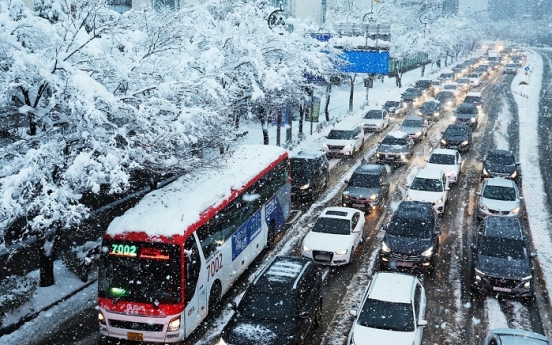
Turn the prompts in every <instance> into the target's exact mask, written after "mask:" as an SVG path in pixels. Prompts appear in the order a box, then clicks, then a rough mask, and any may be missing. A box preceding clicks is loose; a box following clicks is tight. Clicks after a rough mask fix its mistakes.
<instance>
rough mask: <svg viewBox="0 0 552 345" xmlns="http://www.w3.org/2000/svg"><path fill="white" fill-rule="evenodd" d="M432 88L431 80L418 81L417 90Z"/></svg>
mask: <svg viewBox="0 0 552 345" xmlns="http://www.w3.org/2000/svg"><path fill="white" fill-rule="evenodd" d="M430 86H431V81H430V80H418V81H417V82H416V87H417V88H423V89H426V88H428V87H430Z"/></svg>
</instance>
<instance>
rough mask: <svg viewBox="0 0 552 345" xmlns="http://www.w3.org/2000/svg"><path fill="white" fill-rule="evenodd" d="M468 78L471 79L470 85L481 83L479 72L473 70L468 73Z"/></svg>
mask: <svg viewBox="0 0 552 345" xmlns="http://www.w3.org/2000/svg"><path fill="white" fill-rule="evenodd" d="M468 79H469V80H470V81H471V83H472V86H479V85H481V74H480V73H479V72H473V73H470V74H468Z"/></svg>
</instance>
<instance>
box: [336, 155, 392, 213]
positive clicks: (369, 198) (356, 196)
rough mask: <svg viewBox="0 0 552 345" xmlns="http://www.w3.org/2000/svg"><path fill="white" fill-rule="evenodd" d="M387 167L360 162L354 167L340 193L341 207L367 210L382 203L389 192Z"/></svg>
mask: <svg viewBox="0 0 552 345" xmlns="http://www.w3.org/2000/svg"><path fill="white" fill-rule="evenodd" d="M389 172H390V171H389V167H388V166H386V165H379V164H362V165H360V166H359V167H358V168H356V170H355V172H354V173H353V175H352V176H351V178H350V179H349V180H348V181H347V187H345V190H344V191H343V194H342V195H341V204H342V206H343V207H353V208H357V209H360V210H362V211H369V210H371V209H372V208H376V207H378V206H380V205H382V204H383V202H384V201H385V200H386V199H387V197H388V194H389Z"/></svg>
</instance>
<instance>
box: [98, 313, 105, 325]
mask: <svg viewBox="0 0 552 345" xmlns="http://www.w3.org/2000/svg"><path fill="white" fill-rule="evenodd" d="M98 322H99V323H101V324H102V325H105V317H104V315H103V313H102V312H101V311H99V312H98Z"/></svg>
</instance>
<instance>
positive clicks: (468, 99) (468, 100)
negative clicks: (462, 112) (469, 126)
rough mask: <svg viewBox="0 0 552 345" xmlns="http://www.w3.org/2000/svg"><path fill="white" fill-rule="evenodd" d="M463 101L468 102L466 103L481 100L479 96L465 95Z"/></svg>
mask: <svg viewBox="0 0 552 345" xmlns="http://www.w3.org/2000/svg"><path fill="white" fill-rule="evenodd" d="M464 102H468V103H475V102H481V97H476V96H466V98H464Z"/></svg>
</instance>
